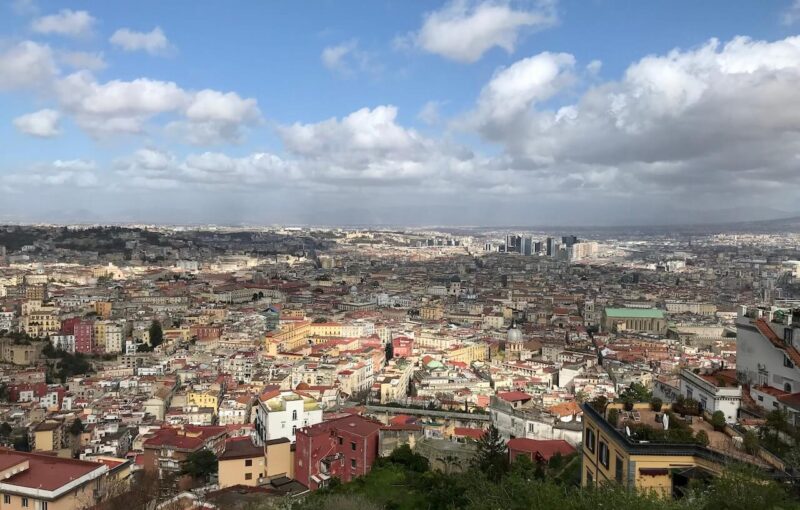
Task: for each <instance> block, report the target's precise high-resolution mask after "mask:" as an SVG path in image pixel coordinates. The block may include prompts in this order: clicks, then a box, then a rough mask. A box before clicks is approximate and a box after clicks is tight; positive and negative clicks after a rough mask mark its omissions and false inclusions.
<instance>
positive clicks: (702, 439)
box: [694, 430, 709, 446]
mask: <svg viewBox="0 0 800 510" xmlns="http://www.w3.org/2000/svg"><path fill="white" fill-rule="evenodd" d="M694 440H695V441H696V442H697V444H699V445H700V446H708V442H709V441H708V434H706V431H705V430H701V431H700V432H698V433H697V434H696V435H695V436H694Z"/></svg>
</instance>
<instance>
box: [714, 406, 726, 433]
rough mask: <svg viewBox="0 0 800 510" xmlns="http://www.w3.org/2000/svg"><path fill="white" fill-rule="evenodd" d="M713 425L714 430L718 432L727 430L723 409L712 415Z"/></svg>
mask: <svg viewBox="0 0 800 510" xmlns="http://www.w3.org/2000/svg"><path fill="white" fill-rule="evenodd" d="M711 426H712V427H714V430H716V431H717V432H719V431H721V430H725V413H723V412H722V411H714V414H712V415H711Z"/></svg>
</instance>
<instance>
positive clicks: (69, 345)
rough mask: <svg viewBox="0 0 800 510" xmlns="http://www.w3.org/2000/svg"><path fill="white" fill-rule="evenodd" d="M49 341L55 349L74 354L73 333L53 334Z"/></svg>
mask: <svg viewBox="0 0 800 510" xmlns="http://www.w3.org/2000/svg"><path fill="white" fill-rule="evenodd" d="M50 343H52V344H53V347H54V348H55V349H61V350H62V351H66V352H68V353H70V354H75V335H53V336H51V337H50Z"/></svg>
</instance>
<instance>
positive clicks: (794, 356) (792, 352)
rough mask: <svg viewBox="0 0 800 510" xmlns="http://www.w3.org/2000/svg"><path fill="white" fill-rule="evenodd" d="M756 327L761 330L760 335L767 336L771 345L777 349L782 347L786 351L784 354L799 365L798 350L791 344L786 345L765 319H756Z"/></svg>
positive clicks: (799, 354) (799, 356)
mask: <svg viewBox="0 0 800 510" xmlns="http://www.w3.org/2000/svg"><path fill="white" fill-rule="evenodd" d="M755 322H756V328H758V331H760V332H761V334H762V335H764V336H765V337H767V340H769V341H770V342H772V345H774V346H775V347H777V348H778V349H783V350H784V351H785V352H786V355H787V356H788V357H789V359H790V360H792V363H794V364H795V365H800V352H797V349H795V348H794V347H792V346H791V345H786V343H784V342H783V340H782V339H781V338H780V337H779V336H778V335H777V334H775V332H774V331H772V328H771V327H769V324H767V321H765V320H764V319H756V321H755Z"/></svg>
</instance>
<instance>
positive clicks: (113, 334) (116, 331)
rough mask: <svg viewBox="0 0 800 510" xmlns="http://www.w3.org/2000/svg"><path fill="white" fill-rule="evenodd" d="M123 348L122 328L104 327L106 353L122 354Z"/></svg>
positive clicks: (113, 325) (111, 325) (115, 326)
mask: <svg viewBox="0 0 800 510" xmlns="http://www.w3.org/2000/svg"><path fill="white" fill-rule="evenodd" d="M123 346H124V340H123V328H122V326H121V325H119V324H107V325H106V352H108V353H114V354H116V353H118V352H122V348H123Z"/></svg>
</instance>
